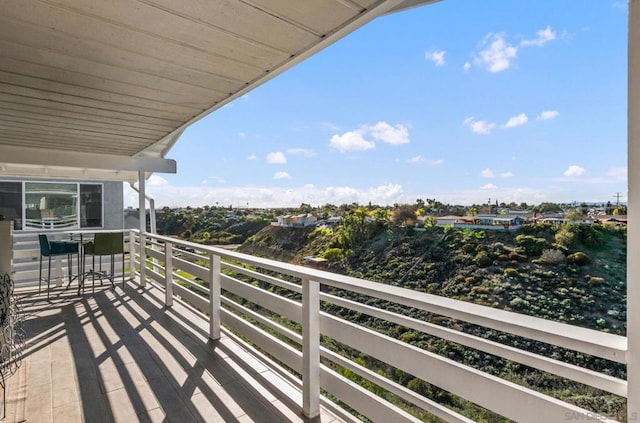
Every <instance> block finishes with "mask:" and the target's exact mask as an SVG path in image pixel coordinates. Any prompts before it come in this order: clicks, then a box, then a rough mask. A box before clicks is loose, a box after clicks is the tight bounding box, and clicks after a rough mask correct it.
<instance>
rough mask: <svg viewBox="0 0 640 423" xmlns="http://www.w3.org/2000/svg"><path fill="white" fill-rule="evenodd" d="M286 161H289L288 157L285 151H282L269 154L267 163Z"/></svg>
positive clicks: (282, 162)
mask: <svg viewBox="0 0 640 423" xmlns="http://www.w3.org/2000/svg"><path fill="white" fill-rule="evenodd" d="M286 162H287V157H286V156H285V155H284V153H282V152H280V151H276V152H274V153H269V154H267V163H271V164H284V163H286Z"/></svg>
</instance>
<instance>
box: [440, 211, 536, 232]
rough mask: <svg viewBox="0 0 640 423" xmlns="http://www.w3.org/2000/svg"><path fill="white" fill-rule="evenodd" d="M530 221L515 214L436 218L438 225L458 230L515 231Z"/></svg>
mask: <svg viewBox="0 0 640 423" xmlns="http://www.w3.org/2000/svg"><path fill="white" fill-rule="evenodd" d="M527 221H528V219H527V218H525V217H523V216H520V215H517V214H514V215H502V214H479V215H475V216H440V217H436V224H437V225H440V226H446V225H453V226H454V227H456V228H463V229H464V228H469V229H489V230H514V229H517V228H519V227H520V226H521V225H523V224H524V223H526V222H527Z"/></svg>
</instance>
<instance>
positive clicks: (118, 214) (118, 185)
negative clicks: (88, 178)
mask: <svg viewBox="0 0 640 423" xmlns="http://www.w3.org/2000/svg"><path fill="white" fill-rule="evenodd" d="M103 184H104V186H103V190H104V192H103V204H104V228H105V229H122V228H124V199H123V189H122V182H103Z"/></svg>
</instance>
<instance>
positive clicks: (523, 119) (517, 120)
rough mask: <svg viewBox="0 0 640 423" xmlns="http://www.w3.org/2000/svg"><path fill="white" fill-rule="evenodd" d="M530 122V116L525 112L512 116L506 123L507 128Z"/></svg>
mask: <svg viewBox="0 0 640 423" xmlns="http://www.w3.org/2000/svg"><path fill="white" fill-rule="evenodd" d="M527 122H529V118H528V117H527V115H525V114H524V113H520V114H519V115H518V116H514V117H512V118H510V119H509V120H508V121H507V123H505V124H504V127H505V128H515V127H516V126H521V125H524V124H525V123H527Z"/></svg>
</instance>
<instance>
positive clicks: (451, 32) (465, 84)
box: [125, 0, 628, 207]
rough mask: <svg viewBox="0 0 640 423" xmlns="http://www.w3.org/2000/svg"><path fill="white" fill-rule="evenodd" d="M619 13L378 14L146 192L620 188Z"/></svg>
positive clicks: (201, 198)
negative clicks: (176, 170) (377, 16)
mask: <svg viewBox="0 0 640 423" xmlns="http://www.w3.org/2000/svg"><path fill="white" fill-rule="evenodd" d="M587 5H588V7H587ZM627 17H628V11H627V7H626V2H623V1H614V0H589V1H588V2H586V1H585V0H536V1H534V2H524V1H508V0H499V1H498V0H483V1H477V0H444V1H442V2H439V3H435V4H432V5H428V6H424V7H419V8H414V9H410V10H408V11H405V12H401V13H397V14H393V15H389V16H385V17H382V18H379V19H377V20H375V21H373V22H371V23H369V24H368V25H366V26H365V27H363V28H360V29H359V30H357V31H356V32H354V33H352V34H351V35H349V36H347V37H346V38H344V39H342V40H340V41H338V42H337V43H335V44H333V45H331V46H330V47H328V48H327V49H325V50H323V51H321V52H320V53H318V54H317V55H315V56H313V57H311V58H310V59H308V60H306V61H305V62H303V63H301V64H299V65H298V66H296V67H294V68H292V69H290V70H288V71H287V72H285V73H284V74H282V75H280V76H278V77H276V78H274V79H273V80H271V81H270V82H268V83H266V84H264V85H262V86H260V87H258V88H257V89H255V90H254V91H251V92H250V93H249V94H247V95H245V96H244V97H242V98H240V99H238V100H236V101H235V102H233V103H231V104H229V105H227V106H225V107H224V108H222V109H221V110H218V111H216V112H214V113H212V114H211V115H209V116H208V117H206V118H204V119H202V120H201V121H200V122H198V123H196V124H194V125H192V126H191V127H190V128H188V129H187V130H186V131H185V133H184V134H183V136H182V137H181V138H180V140H179V141H178V142H177V143H176V145H175V146H174V147H173V149H172V150H171V151H170V152H169V154H168V155H167V157H168V158H172V159H175V160H176V161H177V162H178V172H177V174H175V175H171V174H156V175H153V176H152V177H151V179H150V180H149V181H148V185H147V190H148V193H149V194H150V195H152V196H153V197H154V198H155V199H156V206H158V207H163V206H170V207H174V206H193V207H195V206H203V205H216V204H218V205H221V206H222V205H225V206H228V205H232V206H234V207H238V206H240V207H245V206H247V205H248V206H249V207H281V206H299V205H300V204H301V203H308V204H311V205H313V206H319V205H323V204H326V203H331V204H336V205H340V204H344V203H349V204H350V203H354V202H355V203H360V204H363V205H366V204H368V203H369V202H371V203H373V204H379V205H391V204H394V203H399V204H403V203H414V202H415V201H416V199H417V198H422V199H427V198H435V199H437V200H439V201H442V202H449V203H456V204H466V205H469V204H474V203H475V204H480V203H486V202H487V201H489V199H490V201H491V202H492V203H493V202H495V201H496V200H498V201H499V202H505V203H509V202H511V201H515V202H516V203H518V204H519V203H521V202H527V203H529V204H539V203H541V202H544V201H553V202H573V201H579V202H582V201H587V202H596V201H597V202H606V201H612V202H615V197H614V196H615V195H616V194H617V193H620V194H621V200H622V201H626V195H627V175H626V166H627V147H626V143H627V128H626V122H627V118H626V113H627V110H626V99H627V79H626V78H627ZM125 204H126V205H127V206H129V205H131V206H134V207H137V196H136V195H135V194H134V193H133V192H132V191H130V189H128V188H127V189H125Z"/></svg>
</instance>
